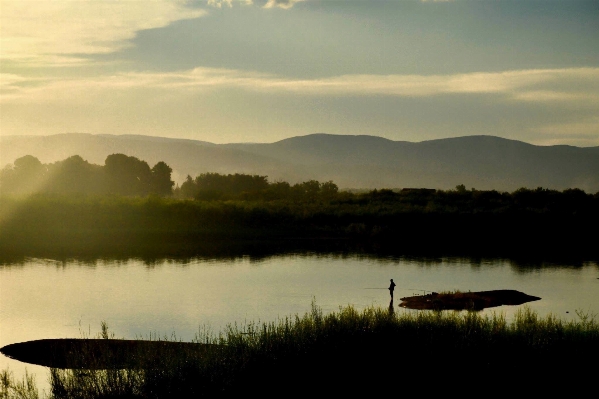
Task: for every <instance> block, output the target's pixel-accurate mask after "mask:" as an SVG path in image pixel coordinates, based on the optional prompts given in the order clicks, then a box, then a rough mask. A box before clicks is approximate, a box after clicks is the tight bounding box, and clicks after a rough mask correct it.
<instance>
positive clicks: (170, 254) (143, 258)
mask: <svg viewBox="0 0 599 399" xmlns="http://www.w3.org/2000/svg"><path fill="white" fill-rule="evenodd" d="M288 256H292V257H304V258H312V259H341V260H343V259H353V260H365V261H371V260H376V261H377V262H390V263H398V262H410V263H414V264H417V265H418V266H420V267H437V266H438V265H440V264H468V265H469V266H470V267H471V268H472V269H473V270H476V269H480V268H482V267H493V266H494V265H497V264H503V263H505V262H507V263H509V264H510V266H511V267H512V268H513V270H514V271H515V272H517V273H530V272H534V271H537V270H540V269H548V268H549V269H551V268H560V269H561V268H569V269H581V268H584V267H589V266H595V267H599V266H598V265H599V254H598V255H597V256H596V257H591V258H589V257H586V258H580V257H577V256H576V254H574V255H573V256H571V257H564V256H559V257H555V256H551V257H547V256H540V255H536V256H534V257H522V256H518V257H506V256H498V255H492V254H491V255H488V256H481V255H480V254H476V255H471V256H468V255H463V254H462V255H456V254H450V253H448V254H442V253H436V252H434V251H431V252H429V253H423V252H422V251H419V252H417V253H411V252H410V251H409V250H407V249H406V248H399V249H398V248H397V247H395V248H394V247H390V246H381V245H374V244H373V245H365V244H364V243H356V242H352V241H350V240H299V241H298V240H281V241H272V240H271V241H243V240H241V241H240V240H236V241H230V240H210V241H202V242H199V243H195V244H194V245H182V246H181V248H178V249H175V248H171V249H170V250H168V251H166V250H165V248H164V247H161V246H160V245H157V246H152V245H149V246H148V245H147V243H146V245H140V246H134V247H131V248H128V249H127V250H122V249H121V250H118V251H117V250H114V251H111V250H110V248H104V250H103V251H96V252H88V253H78V254H69V255H68V256H67V255H64V254H61V253H53V252H43V251H42V252H41V253H32V254H30V255H29V256H24V255H22V254H21V255H14V254H10V253H0V267H16V266H19V265H24V264H27V263H30V262H31V260H32V259H35V261H36V262H43V263H46V264H48V265H54V266H55V267H67V266H72V265H74V264H76V265H80V266H91V267H95V266H97V265H98V264H103V265H105V264H111V265H113V266H119V265H125V264H128V263H129V262H131V261H134V262H141V263H143V264H144V265H145V266H146V267H147V268H148V269H152V268H156V267H162V266H164V265H165V264H169V265H177V266H185V265H190V264H194V263H196V262H198V261H200V262H219V263H222V262H235V261H243V262H246V261H247V262H249V263H251V264H261V263H263V262H266V261H269V260H272V259H276V258H280V257H288Z"/></svg>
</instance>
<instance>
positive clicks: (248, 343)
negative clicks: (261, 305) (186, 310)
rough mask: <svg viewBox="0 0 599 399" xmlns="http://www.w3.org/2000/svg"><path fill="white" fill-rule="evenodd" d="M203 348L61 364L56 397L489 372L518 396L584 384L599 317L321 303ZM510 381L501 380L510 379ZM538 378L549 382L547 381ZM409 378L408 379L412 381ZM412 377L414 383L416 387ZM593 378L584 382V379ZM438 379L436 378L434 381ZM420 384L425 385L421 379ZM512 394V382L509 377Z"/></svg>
mask: <svg viewBox="0 0 599 399" xmlns="http://www.w3.org/2000/svg"><path fill="white" fill-rule="evenodd" d="M196 342H198V343H210V344H217V345H222V347H223V348H225V350H222V351H214V352H209V353H208V354H207V355H206V356H205V357H204V358H203V359H202V360H200V361H197V360H196V361H189V359H188V358H186V357H185V356H181V357H177V358H160V359H156V362H154V363H152V364H151V365H148V366H147V367H145V368H142V369H135V370H59V369H52V370H51V387H52V392H51V397H52V398H56V399H67V398H90V399H91V398H108V397H111V398H120V397H126V398H172V397H204V396H205V397H213V396H219V397H223V396H226V397H229V396H232V395H244V394H247V393H249V392H259V393H260V396H266V397H274V396H280V395H281V392H289V390H292V391H293V392H294V394H295V395H298V394H302V395H309V394H314V393H315V392H317V393H318V395H325V394H330V395H338V394H350V395H353V396H357V395H362V394H368V395H374V394H376V395H378V394H391V393H394V392H397V391H398V390H399V389H402V388H401V387H402V386H404V384H407V385H405V389H408V388H407V387H408V386H412V387H414V386H419V387H426V392H427V393H429V394H431V393H442V392H445V391H446V390H447V389H448V386H451V385H446V384H454V383H455V382H456V381H460V382H461V381H462V380H464V379H466V381H467V383H468V389H470V390H474V389H488V384H489V378H494V377H496V376H505V375H506V374H505V372H506V370H509V376H510V377H509V378H510V379H512V380H513V381H518V386H519V392H523V391H526V390H527V389H530V390H531V392H536V393H541V392H545V393H549V392H554V391H555V389H556V386H554V385H553V384H538V382H539V381H551V378H554V377H559V378H560V379H561V380H564V379H565V380H567V381H568V380H569V379H570V378H576V381H578V383H577V384H574V385H569V384H568V387H569V388H568V389H570V390H571V389H574V390H576V385H578V386H581V385H586V384H588V383H590V381H592V379H589V381H588V382H586V380H585V378H591V377H594V374H593V373H594V371H595V370H594V368H593V367H587V366H588V363H587V362H586V361H585V359H593V358H595V357H596V356H597V355H599V324H597V322H596V321H595V319H594V318H593V317H591V316H589V315H585V314H583V313H580V312H579V320H578V321H572V322H565V321H562V320H560V319H558V318H556V317H554V316H551V315H549V316H547V317H539V316H538V315H537V314H536V313H535V312H533V311H531V310H530V309H528V308H523V309H521V310H520V311H519V312H518V313H517V314H516V316H515V318H514V320H513V321H512V322H508V321H506V319H505V317H504V316H503V315H501V314H492V315H481V314H479V313H476V312H465V313H464V312H462V313H460V312H408V313H401V314H397V313H395V312H394V311H393V307H390V309H383V308H368V309H366V310H364V311H361V312H360V311H357V310H356V309H354V308H352V307H351V306H348V307H344V308H340V310H339V311H338V312H334V313H331V314H327V315H323V314H322V311H321V310H320V309H319V308H318V307H316V306H313V308H312V311H311V312H310V313H307V314H305V315H303V316H301V317H300V316H295V317H288V318H285V319H282V320H280V321H278V322H273V323H249V324H246V325H243V326H238V325H231V326H229V327H228V328H227V329H226V330H225V331H224V332H222V333H221V334H219V335H218V336H214V335H212V334H210V333H201V334H200V335H198V337H197V338H196ZM502 378H503V377H502ZM539 378H542V380H540V379H539ZM402 381H403V382H402ZM408 381H409V384H408ZM580 381H584V382H585V383H584V384H583V383H581V382H580ZM432 382H434V383H433V384H431V383H432ZM414 384H416V385H414ZM501 386H505V389H506V391H510V390H511V389H512V387H511V386H510V384H503V383H502V384H500V386H499V387H498V389H500V388H501Z"/></svg>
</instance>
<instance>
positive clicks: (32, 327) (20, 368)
mask: <svg viewBox="0 0 599 399" xmlns="http://www.w3.org/2000/svg"><path fill="white" fill-rule="evenodd" d="M390 278H393V279H394V281H395V283H396V284H397V287H396V291H395V298H396V301H395V306H396V309H397V311H398V312H403V311H413V310H404V309H400V308H398V307H397V304H398V303H399V302H400V301H399V300H398V299H399V298H401V297H403V296H409V295H413V294H416V293H422V292H423V291H446V290H456V289H459V290H462V291H469V290H470V291H481V290H492V289H515V290H518V291H522V292H524V293H526V294H529V295H534V296H538V297H541V298H542V299H541V300H540V301H536V302H531V303H529V304H528V306H530V307H531V308H532V309H534V310H536V311H538V312H539V313H540V314H541V315H546V314H548V313H553V314H556V315H558V316H559V317H561V318H563V319H567V320H570V319H575V318H576V317H577V316H576V313H575V311H576V310H582V311H583V312H587V313H591V314H599V264H598V263H596V262H586V263H585V262H583V263H578V264H569V263H553V264H542V263H537V264H520V263H516V262H514V261H510V260H505V259H489V260H472V259H459V258H436V259H422V258H373V257H360V256H357V255H355V256H351V255H349V256H338V255H337V256H335V255H280V256H273V257H267V258H262V259H259V260H254V259H252V258H250V257H239V258H237V259H228V260H206V259H195V260H186V261H176V260H164V261H158V262H156V261H154V262H151V263H147V262H143V261H141V260H128V261H103V260H97V261H92V262H86V263H81V262H77V261H68V262H58V261H52V260H42V259H29V260H27V261H25V262H21V263H19V264H5V265H3V266H0V346H4V345H8V344H10V343H14V342H22V341H28V340H34V339H42V338H80V337H82V336H95V335H96V334H97V333H98V332H99V331H100V323H101V322H102V321H105V322H107V323H108V326H109V329H110V330H111V331H112V332H114V333H115V335H116V337H118V338H128V339H132V338H140V337H141V338H143V337H148V336H150V335H153V336H155V335H158V336H169V337H172V336H173V335H176V337H177V338H178V339H180V340H183V341H190V340H192V339H193V338H194V337H195V336H196V334H197V333H198V331H199V328H200V326H208V327H209V328H210V329H211V330H212V331H213V332H215V333H217V332H218V331H221V330H222V329H223V328H224V327H225V326H226V325H227V324H230V323H237V324H243V323H244V322H246V321H258V320H261V321H273V320H276V319H277V318H281V317H285V316H288V315H294V314H303V313H305V312H307V311H309V310H310V307H311V303H312V301H313V300H315V301H316V304H317V305H318V306H320V307H321V308H322V309H323V311H324V312H325V313H326V312H331V311H335V310H337V309H339V307H340V306H345V305H350V304H351V305H353V306H355V307H356V308H358V309H362V308H364V307H367V306H371V305H375V306H378V305H380V306H385V307H387V306H388V305H389V292H388V290H387V289H386V287H388V284H389V279H390ZM517 309H518V307H517V306H502V307H499V308H493V309H487V310H485V311H484V312H504V313H505V314H506V317H507V318H508V319H510V318H511V317H512V316H513V314H514V312H515V311H516V310H517ZM0 367H2V368H6V367H9V368H10V369H11V370H12V371H13V372H14V373H15V375H17V376H21V375H23V374H24V371H25V368H26V369H27V370H28V371H29V372H32V373H34V374H35V375H36V378H37V382H38V385H39V386H40V387H41V388H42V389H47V388H48V382H47V381H46V380H47V375H48V371H47V369H45V368H43V367H39V366H33V365H27V364H24V363H21V362H17V361H14V360H11V359H9V358H6V357H4V356H2V355H0Z"/></svg>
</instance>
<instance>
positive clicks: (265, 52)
mask: <svg viewBox="0 0 599 399" xmlns="http://www.w3.org/2000/svg"><path fill="white" fill-rule="evenodd" d="M0 23H1V25H0V134H1V135H49V134H58V133H72V132H80V133H93V134H140V135H152V136H162V137H173V138H188V139H197V140H204V141H210V142H213V143H230V142H274V141H278V140H282V139H285V138H288V137H292V136H300V135H306V134H311V133H330V134H352V135H356V134H366V135H374V136H381V137H385V138H388V139H392V140H406V141H415V142H418V141H424V140H432V139H439V138H446V137H456V136H468V135H494V136H500V137H505V138H509V139H515V140H521V141H525V142H528V143H533V144H538V145H555V144H567V145H575V146H599V0H591V1H588V0H587V1H578V0H559V1H558V0H536V1H532V0H513V1H510V0H488V1H486V0H474V1H468V0H428V1H423V0H387V1H381V0H364V1H361V0H326V1H320V0H194V1H183V0H181V1H180V0H169V1H160V0H143V1H137V0H128V1H127V0H125V1H101V0H79V1H62V0H44V1H31V0H18V1H6V0H0Z"/></svg>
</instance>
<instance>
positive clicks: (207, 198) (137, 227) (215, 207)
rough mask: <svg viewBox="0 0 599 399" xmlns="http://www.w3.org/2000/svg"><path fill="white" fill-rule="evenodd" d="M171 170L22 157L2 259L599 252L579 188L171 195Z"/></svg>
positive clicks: (596, 203)
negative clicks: (293, 243) (352, 249)
mask: <svg viewBox="0 0 599 399" xmlns="http://www.w3.org/2000/svg"><path fill="white" fill-rule="evenodd" d="M170 173H171V170H170V167H168V165H166V164H164V163H163V162H158V163H157V164H156V165H155V166H154V167H153V168H150V167H149V166H148V164H147V163H145V162H144V161H140V160H138V159H137V158H134V157H127V156H125V155H123V154H113V155H110V156H109V157H108V158H107V159H106V162H105V165H104V166H98V165H91V164H88V163H87V162H85V161H83V160H82V159H81V158H80V157H77V156H75V157H71V158H68V159H66V160H64V161H62V162H57V163H56V164H52V165H42V164H41V163H40V162H39V161H38V160H37V159H35V158H33V157H29V156H27V157H23V158H20V159H18V160H17V161H15V164H14V165H13V166H10V167H8V168H5V169H4V170H2V172H1V173H0V187H1V188H2V196H0V254H2V255H3V256H5V257H6V256H22V255H25V256H60V253H64V255H66V256H81V255H93V254H96V255H99V256H104V255H110V254H109V253H107V252H113V253H114V252H117V253H126V252H127V251H129V252H130V253H131V255H137V256H139V255H142V256H143V254H145V253H146V251H150V252H152V253H153V254H155V255H158V256H173V255H181V256H194V255H195V254H197V253H198V251H199V249H198V248H199V247H201V246H205V243H206V242H207V241H212V242H214V241H217V240H228V241H229V242H230V241H231V239H233V238H234V239H235V240H236V241H239V240H253V241H255V240H268V241H271V242H272V241H274V240H280V239H285V240H290V239H302V240H306V239H311V240H320V239H323V238H326V239H343V240H348V241H351V242H353V243H357V244H359V245H372V244H373V243H374V244H376V246H377V247H379V248H386V247H387V248H388V247H393V248H395V249H396V250H397V251H399V252H402V251H406V250H410V251H417V252H421V251H427V252H429V253H430V252H441V253H445V254H447V253H450V252H452V253H457V254H464V253H467V254H468V255H472V254H480V253H482V254H484V255H491V256H495V255H501V256H504V255H506V256H519V255H522V254H534V253H548V252H556V253H559V254H565V255H567V254H579V255H580V256H582V257H586V258H589V257H597V256H598V255H599V254H598V253H597V248H596V242H597V241H598V240H599V231H597V229H589V226H593V225H597V224H599V193H597V194H594V195H593V194H587V193H585V192H584V191H582V190H579V189H568V190H564V191H556V190H549V189H544V188H537V189H526V188H521V189H519V190H516V191H514V192H512V193H507V192H503V193H500V192H498V191H480V190H475V189H471V190H467V189H466V187H464V186H462V185H460V186H458V187H456V189H455V190H447V191H443V190H434V189H411V188H404V189H401V190H395V191H394V190H389V189H381V190H372V191H367V192H347V191H339V190H338V187H337V186H336V185H335V184H334V183H333V182H324V183H321V182H318V181H314V180H311V181H306V182H303V183H297V184H294V185H291V184H289V183H287V182H274V183H270V182H268V179H267V177H266V176H258V175H244V174H234V175H220V174H216V173H205V174H201V175H199V176H197V177H196V178H195V179H192V178H191V177H190V176H188V178H187V180H186V181H185V182H184V183H183V184H182V185H181V187H176V188H175V189H174V190H173V189H172V185H173V182H172V181H171V180H170ZM17 183H18V184H17ZM31 192H37V194H33V195H25V194H26V193H31ZM135 251H138V252H140V253H139V254H134V253H133V252H135Z"/></svg>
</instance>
